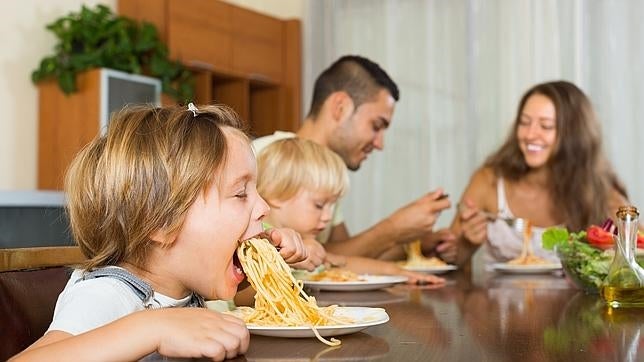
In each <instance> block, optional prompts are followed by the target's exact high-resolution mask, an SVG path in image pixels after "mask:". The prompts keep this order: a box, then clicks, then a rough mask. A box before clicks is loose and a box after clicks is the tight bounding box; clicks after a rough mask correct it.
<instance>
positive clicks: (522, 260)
mask: <svg viewBox="0 0 644 362" xmlns="http://www.w3.org/2000/svg"><path fill="white" fill-rule="evenodd" d="M492 268H493V269H494V270H497V271H500V272H503V273H513V274H540V273H551V272H553V271H556V270H559V269H561V263H557V262H551V261H549V260H547V259H544V258H542V257H540V256H538V255H535V254H534V251H533V250H532V223H531V222H530V220H528V219H524V226H523V243H522V247H521V254H519V256H517V257H516V258H514V259H512V260H510V261H508V262H507V263H495V264H492Z"/></svg>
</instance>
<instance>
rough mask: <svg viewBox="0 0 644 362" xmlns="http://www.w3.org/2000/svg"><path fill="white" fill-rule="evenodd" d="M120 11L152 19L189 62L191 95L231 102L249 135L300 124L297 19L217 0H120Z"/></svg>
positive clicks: (171, 46)
mask: <svg viewBox="0 0 644 362" xmlns="http://www.w3.org/2000/svg"><path fill="white" fill-rule="evenodd" d="M160 9H162V10H160ZM119 12H120V13H121V14H122V15H125V16H128V17H131V18H135V19H139V20H144V21H148V22H151V23H153V24H155V25H156V26H157V28H158V29H159V32H160V34H161V36H162V37H163V38H164V40H165V42H166V44H167V45H168V49H169V51H170V56H171V57H172V58H173V59H178V60H180V61H181V62H183V63H184V64H186V65H187V66H189V67H190V68H191V69H192V70H193V72H194V74H195V80H196V93H195V101H196V103H223V104H227V105H229V106H231V107H232V108H234V109H235V110H236V111H237V112H238V113H239V114H240V116H241V117H242V118H243V119H244V120H246V121H247V122H248V124H249V126H250V131H251V134H252V135H253V136H263V135H266V134H270V133H272V132H273V131H275V130H277V129H280V130H292V131H293V130H296V129H297V128H298V127H299V123H300V120H301V118H302V110H301V25H300V22H299V20H281V19H277V18H274V17H271V16H267V15H263V14H259V13H257V12H254V11H251V10H247V9H244V8H241V7H238V6H235V5H231V4H228V3H225V2H223V1H217V0H207V1H206V0H120V1H119Z"/></svg>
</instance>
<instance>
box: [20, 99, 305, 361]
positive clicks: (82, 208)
mask: <svg viewBox="0 0 644 362" xmlns="http://www.w3.org/2000/svg"><path fill="white" fill-rule="evenodd" d="M240 126H241V122H240V121H239V119H238V118H237V116H236V115H235V113H234V112H232V111H231V110H229V109H228V108H225V107H219V106H209V107H203V108H201V109H199V110H198V109H197V108H196V107H194V106H192V105H191V107H190V108H189V109H188V110H187V109H180V108H153V107H135V108H130V109H126V110H124V111H122V112H121V113H119V114H117V115H116V116H115V117H114V118H113V119H112V121H111V122H110V125H109V129H108V130H107V133H106V135H104V136H101V137H98V138H96V139H95V140H94V141H92V142H91V143H90V144H89V145H88V146H86V147H85V148H84V149H83V150H82V151H81V152H80V154H79V155H78V156H77V157H76V159H75V160H74V161H73V163H72V165H71V167H70V170H69V172H68V175H67V179H66V185H65V189H66V192H67V198H68V211H69V215H70V220H71V228H72V232H73V235H74V238H75V240H76V242H77V243H78V245H79V246H80V248H81V250H82V252H83V253H84V254H85V256H86V257H87V261H86V263H85V265H83V266H82V268H80V269H78V270H75V271H74V272H73V274H72V276H71V278H70V280H69V282H68V283H67V285H66V287H65V289H64V290H63V292H62V293H61V294H60V296H59V298H58V302H57V304H56V309H55V312H54V317H53V321H52V323H51V325H50V327H49V329H48V331H47V332H46V333H45V335H44V336H43V337H41V338H40V339H39V340H38V341H36V342H35V343H34V344H33V345H32V346H30V347H29V348H27V349H26V350H25V351H23V352H22V353H20V354H19V355H17V356H15V357H14V359H15V360H29V361H33V360H50V359H51V358H52V356H55V358H57V359H63V360H77V361H87V360H135V359H139V358H141V357H143V356H146V355H148V354H150V353H153V352H155V351H156V352H159V353H160V354H162V355H166V356H177V357H202V356H203V357H209V358H211V359H215V360H223V359H225V358H232V357H234V356H236V355H238V354H241V353H244V352H245V351H246V350H247V348H248V343H249V333H248V330H247V329H246V327H245V325H244V322H243V321H241V320H240V319H238V318H235V317H233V316H229V315H223V314H220V313H217V312H213V311H210V310H208V309H205V308H174V307H200V306H202V305H203V298H206V299H230V298H232V297H233V296H234V295H235V293H236V292H237V287H238V285H239V284H240V282H241V281H242V280H244V274H243V272H242V270H241V267H240V265H239V261H238V260H237V258H236V256H235V251H236V249H237V246H238V242H239V241H240V240H243V239H246V238H249V237H251V236H253V235H255V234H257V233H259V232H261V231H262V225H261V221H262V219H263V218H264V216H265V215H266V213H267V212H268V205H267V204H266V203H265V202H264V200H263V199H262V198H261V197H260V196H259V195H258V193H257V190H256V188H255V186H256V162H255V158H254V155H253V152H252V150H251V148H250V146H249V140H248V138H247V136H246V135H245V133H244V132H243V131H242V130H241V128H240ZM268 234H269V236H270V238H271V239H272V243H273V244H274V245H275V246H277V247H279V248H280V254H281V256H282V257H283V258H284V259H285V260H286V261H287V262H289V263H295V262H298V261H301V260H302V259H304V258H305V257H306V251H305V249H304V246H303V244H302V242H301V240H300V239H299V236H297V235H296V233H295V232H293V231H288V230H272V231H269V232H268Z"/></svg>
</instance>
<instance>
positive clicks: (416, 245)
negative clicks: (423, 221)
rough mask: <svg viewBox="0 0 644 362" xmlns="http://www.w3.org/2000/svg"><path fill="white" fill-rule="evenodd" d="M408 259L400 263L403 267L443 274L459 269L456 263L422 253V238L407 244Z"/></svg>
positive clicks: (420, 271)
mask: <svg viewBox="0 0 644 362" xmlns="http://www.w3.org/2000/svg"><path fill="white" fill-rule="evenodd" d="M404 248H405V252H406V254H407V260H405V261H402V262H400V263H398V264H399V265H400V267H401V268H403V269H406V270H409V271H413V272H418V273H426V274H443V273H447V272H449V271H452V270H456V269H458V267H457V266H456V265H451V264H447V263H446V262H444V261H442V260H441V259H439V258H437V257H435V256H434V257H429V258H428V257H426V256H424V255H423V254H422V251H421V243H420V240H415V241H412V242H411V243H409V244H407V245H405V247H404Z"/></svg>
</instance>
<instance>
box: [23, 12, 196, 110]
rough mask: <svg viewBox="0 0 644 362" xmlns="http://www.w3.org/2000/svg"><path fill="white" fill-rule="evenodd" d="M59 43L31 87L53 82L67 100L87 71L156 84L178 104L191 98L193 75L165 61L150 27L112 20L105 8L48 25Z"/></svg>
mask: <svg viewBox="0 0 644 362" xmlns="http://www.w3.org/2000/svg"><path fill="white" fill-rule="evenodd" d="M47 29H48V30H49V31H51V32H53V33H54V34H55V35H56V37H57V39H58V42H57V44H56V46H55V48H54V50H55V52H54V54H53V55H50V56H47V57H45V58H43V59H42V60H41V62H40V66H39V67H38V69H36V70H34V71H33V73H32V74H31V79H32V81H33V82H34V83H37V82H39V81H41V80H44V79H48V78H52V77H53V78H56V79H57V81H58V85H59V86H60V88H61V89H62V90H63V92H65V93H66V94H69V93H72V92H74V91H76V90H77V88H76V75H77V74H78V73H80V72H83V71H85V70H88V69H92V68H99V67H105V68H112V69H116V70H121V71H124V72H128V73H134V74H146V75H149V76H152V77H155V78H159V79H160V80H161V83H162V89H163V92H164V93H166V94H168V95H170V96H171V97H173V98H174V99H176V100H177V101H178V102H180V103H186V102H188V101H191V100H192V99H193V97H194V81H193V78H192V73H191V72H190V71H189V70H188V69H187V68H186V67H184V66H183V65H182V64H181V63H179V62H177V61H172V60H170V59H168V49H167V47H166V46H165V44H164V43H163V42H162V41H161V40H160V39H159V34H158V32H157V30H156V28H155V27H154V25H152V24H150V23H146V22H142V23H139V22H137V21H135V20H132V19H129V18H126V17H123V16H119V15H115V14H114V13H112V11H111V9H110V8H108V7H107V6H105V5H97V6H96V7H95V8H93V9H90V8H87V7H85V6H83V7H82V8H81V11H80V12H77V13H74V12H72V13H70V14H68V15H66V16H63V17H61V18H59V19H57V20H55V21H54V22H52V23H51V24H48V25H47Z"/></svg>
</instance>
